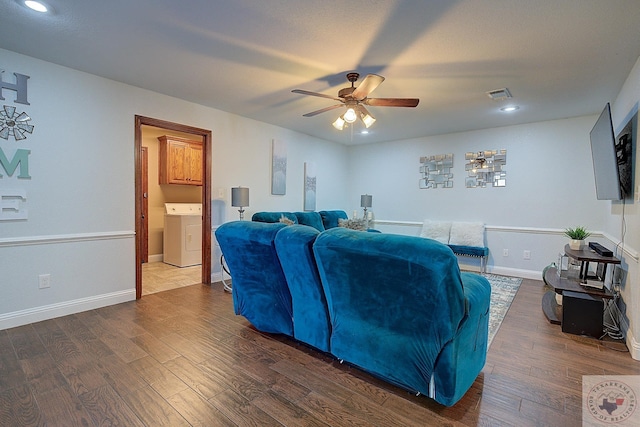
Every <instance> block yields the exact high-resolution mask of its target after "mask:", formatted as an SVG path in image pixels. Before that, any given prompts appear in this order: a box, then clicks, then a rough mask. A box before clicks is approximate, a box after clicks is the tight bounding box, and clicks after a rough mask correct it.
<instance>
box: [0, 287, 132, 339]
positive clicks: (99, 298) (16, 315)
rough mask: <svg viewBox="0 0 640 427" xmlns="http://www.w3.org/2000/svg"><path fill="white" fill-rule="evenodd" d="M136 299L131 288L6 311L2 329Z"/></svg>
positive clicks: (0, 318)
mask: <svg viewBox="0 0 640 427" xmlns="http://www.w3.org/2000/svg"><path fill="white" fill-rule="evenodd" d="M135 299H136V290H135V289H130V290H126V291H118V292H112V293H109V294H103V295H96V296H92V297H88V298H80V299H77V300H72V301H64V302H59V303H56V304H50V305H44V306H41V307H36V308H30V309H26V310H20V311H14V312H12V313H5V314H2V315H0V330H3V329H8V328H15V327H17V326H22V325H28V324H30V323H34V322H40V321H43V320H49V319H53V318H56V317H61V316H67V315H69V314H75V313H80V312H83V311H87V310H93V309H95V308H100V307H106V306H108V305H113V304H120V303H122V302H127V301H133V300H135Z"/></svg>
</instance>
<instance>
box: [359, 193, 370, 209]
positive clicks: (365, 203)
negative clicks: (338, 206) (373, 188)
mask: <svg viewBox="0 0 640 427" xmlns="http://www.w3.org/2000/svg"><path fill="white" fill-rule="evenodd" d="M372 201H373V196H372V195H370V194H363V195H362V196H360V206H361V207H363V208H370V207H371V202H372Z"/></svg>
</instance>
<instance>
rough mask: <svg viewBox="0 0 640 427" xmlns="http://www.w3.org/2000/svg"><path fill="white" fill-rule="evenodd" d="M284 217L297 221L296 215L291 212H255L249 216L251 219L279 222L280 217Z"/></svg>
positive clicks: (295, 222)
mask: <svg viewBox="0 0 640 427" xmlns="http://www.w3.org/2000/svg"><path fill="white" fill-rule="evenodd" d="M282 217H285V218H287V219H290V220H291V221H293V223H294V224H297V223H298V217H296V215H295V214H294V213H293V212H256V213H254V214H253V216H252V217H251V221H256V222H280V218H282Z"/></svg>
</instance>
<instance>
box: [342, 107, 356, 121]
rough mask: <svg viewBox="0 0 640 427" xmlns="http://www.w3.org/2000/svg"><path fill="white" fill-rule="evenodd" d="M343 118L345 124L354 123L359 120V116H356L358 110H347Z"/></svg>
mask: <svg viewBox="0 0 640 427" xmlns="http://www.w3.org/2000/svg"><path fill="white" fill-rule="evenodd" d="M342 117H343V119H344V121H345V122H347V123H353V122H355V121H356V119H357V118H358V115H357V114H356V110H354V109H353V108H352V107H349V108H348V109H347V112H346V113H344V115H343V116H342Z"/></svg>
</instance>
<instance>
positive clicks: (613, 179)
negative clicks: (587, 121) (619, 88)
mask: <svg viewBox="0 0 640 427" xmlns="http://www.w3.org/2000/svg"><path fill="white" fill-rule="evenodd" d="M590 137H591V155H592V156H593V174H594V175H595V178H596V196H597V198H598V200H621V199H622V197H621V196H622V195H621V192H620V179H619V175H618V161H617V158H616V145H615V144H616V140H615V136H614V134H613V123H612V121H611V106H610V105H609V103H607V105H605V107H604V110H602V113H600V117H598V121H596V124H595V125H594V126H593V129H591V133H590Z"/></svg>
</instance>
